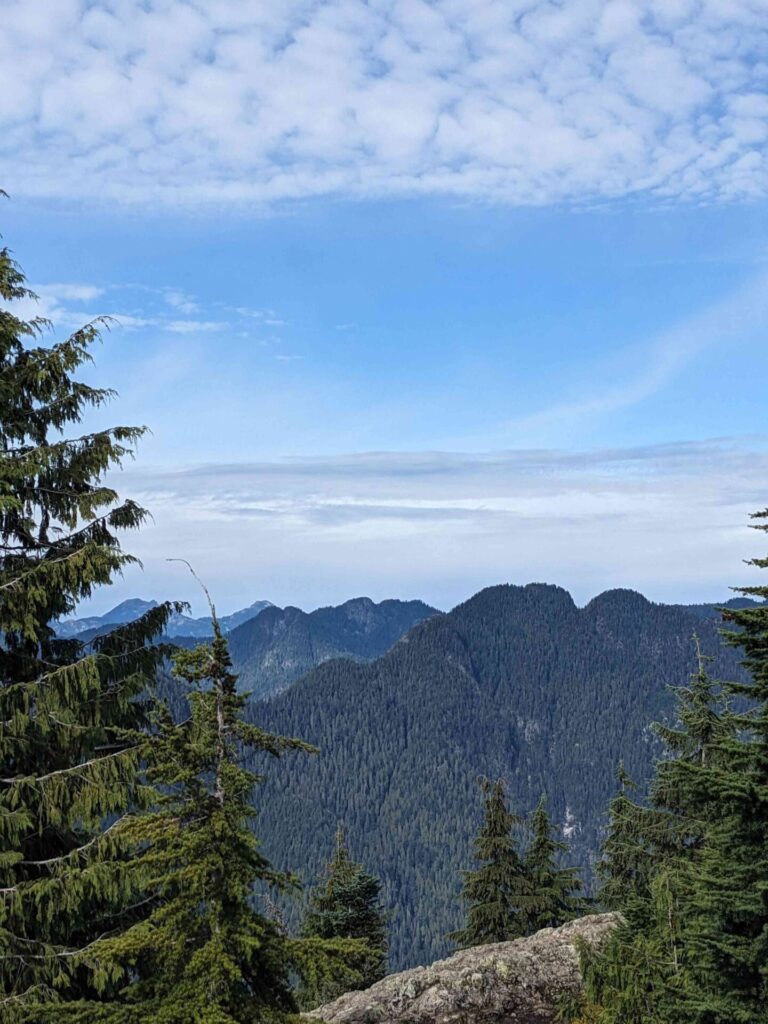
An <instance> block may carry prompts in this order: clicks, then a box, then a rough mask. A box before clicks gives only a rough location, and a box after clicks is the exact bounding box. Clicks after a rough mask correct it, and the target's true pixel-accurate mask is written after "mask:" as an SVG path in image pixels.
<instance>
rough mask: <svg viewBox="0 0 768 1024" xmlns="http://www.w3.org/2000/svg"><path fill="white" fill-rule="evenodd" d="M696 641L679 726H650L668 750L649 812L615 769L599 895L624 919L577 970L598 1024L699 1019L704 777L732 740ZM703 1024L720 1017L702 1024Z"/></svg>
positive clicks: (680, 699) (721, 695) (719, 692)
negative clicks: (697, 900) (694, 1011)
mask: <svg viewBox="0 0 768 1024" xmlns="http://www.w3.org/2000/svg"><path fill="white" fill-rule="evenodd" d="M693 639H694V644H695V647H696V655H697V671H696V673H695V674H694V675H693V676H692V678H691V681H690V683H689V684H688V685H687V686H682V687H679V688H678V690H677V694H676V696H677V713H676V718H677V724H676V725H675V726H674V727H670V726H667V725H658V726H656V727H655V728H656V732H657V733H658V735H659V737H660V739H661V740H662V741H663V743H664V746H665V750H666V753H665V755H664V757H663V758H662V759H661V760H660V761H659V762H657V765H656V770H655V775H654V778H653V780H652V782H651V786H650V792H649V797H650V799H649V806H644V805H641V804H639V803H636V802H635V801H633V800H632V799H631V798H630V796H629V790H630V789H631V785H632V784H631V781H630V780H629V779H628V778H627V776H626V774H625V773H624V771H623V768H621V769H620V771H619V782H620V792H619V793H618V795H617V796H616V797H615V798H614V800H613V802H612V804H611V807H610V829H609V833H608V836H607V838H606V841H605V844H604V851H603V860H602V863H601V864H600V866H599V873H600V875H601V877H602V879H603V887H602V891H601V894H600V896H601V900H602V902H603V903H604V904H605V905H607V906H608V907H609V908H611V909H615V910H618V911H620V912H621V914H622V918H623V922H622V925H621V926H620V928H619V929H618V931H617V932H616V934H615V935H614V936H613V938H612V940H611V941H610V942H609V944H608V946H607V947H606V948H605V949H604V950H603V951H601V952H600V953H599V954H592V955H585V965H584V972H585V982H586V985H585V988H586V997H585V998H586V999H587V1001H588V1002H590V1003H591V1004H592V1005H593V1007H594V1006H595V1005H597V1006H599V1007H600V1013H599V1015H598V1017H597V1019H598V1020H599V1021H600V1022H601V1024H684V1022H686V1021H693V1020H698V1019H699V1018H698V1017H696V1016H695V1015H694V1016H691V1015H690V1013H691V1002H690V984H691V977H692V972H695V971H696V970H697V967H696V963H697V953H696V948H695V944H694V942H693V941H692V932H691V928H692V924H693V921H694V914H693V907H692V898H693V897H694V895H695V892H696V887H697V882H696V879H697V878H699V879H700V880H701V878H702V876H701V870H702V865H703V864H704V863H706V859H707V857H708V849H709V845H710V843H711V842H712V836H713V834H714V830H715V828H716V825H715V822H716V819H715V818H713V817H712V814H713V811H715V810H716V809H715V808H714V806H713V805H712V804H711V803H710V799H711V795H712V790H711V785H710V783H711V773H713V772H715V773H716V772H719V771H721V770H722V769H723V768H724V766H725V764H726V763H727V757H728V755H727V751H728V749H729V748H730V747H731V746H732V745H733V744H734V743H738V742H739V741H738V735H737V733H738V717H737V716H736V715H734V713H733V712H732V710H731V707H730V704H729V701H728V698H727V695H726V693H725V692H724V691H725V689H726V688H725V687H724V686H723V685H722V684H718V683H716V682H715V681H714V680H712V678H711V677H710V675H709V672H708V669H707V662H708V661H709V660H710V659H708V658H706V657H704V656H703V655H702V652H701V649H700V646H699V641H698V638H697V637H696V636H694V638H693ZM710 1019H711V1020H712V1021H714V1020H716V1019H717V1018H707V1017H703V1018H701V1020H710ZM732 1019H733V1020H737V1019H738V1018H736V1017H734V1018H732Z"/></svg>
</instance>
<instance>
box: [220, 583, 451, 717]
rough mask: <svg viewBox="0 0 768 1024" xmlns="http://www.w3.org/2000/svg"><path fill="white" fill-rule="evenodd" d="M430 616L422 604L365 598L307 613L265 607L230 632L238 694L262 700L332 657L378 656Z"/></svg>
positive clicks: (433, 611)
mask: <svg viewBox="0 0 768 1024" xmlns="http://www.w3.org/2000/svg"><path fill="white" fill-rule="evenodd" d="M435 614H437V612H436V610H435V609H434V608H430V607H429V605H427V604H424V602H423V601H394V600H391V601H382V602H380V603H379V604H375V603H374V602H373V601H371V599H370V598H368V597H358V598H354V599H353V600H351V601H346V602H345V603H344V604H342V605H338V606H336V607H329V608H318V609H317V610H316V611H314V612H309V613H307V612H303V611H301V610H300V609H299V608H290V607H289V608H275V607H269V608H266V609H265V610H264V611H263V612H261V614H260V615H258V616H257V617H256V618H254V619H250V620H249V621H248V622H245V623H243V625H241V626H238V627H237V628H236V629H233V630H232V632H231V633H230V635H229V647H230V652H231V656H232V663H233V665H234V666H235V669H236V671H237V672H238V674H239V677H240V678H239V686H240V688H241V690H250V691H252V692H253V695H254V697H267V696H270V695H272V694H276V693H280V692H281V691H282V690H285V689H286V687H288V686H290V684H291V683H293V682H294V681H295V680H296V679H298V678H300V676H303V675H304V674H305V673H307V672H309V671H310V669H313V668H315V667H316V666H317V665H320V664H322V663H323V662H325V661H328V660H330V659H331V658H352V659H354V660H357V661H369V660H370V659H372V658H377V657H379V656H380V655H382V654H384V653H385V652H386V651H388V650H389V648H390V647H391V646H392V645H393V644H394V643H396V642H397V641H398V640H399V639H400V637H402V636H403V635H404V634H405V633H407V632H408V631H409V630H410V629H412V628H413V626H415V625H417V623H419V622H422V621H423V620H424V619H427V618H429V617H430V616H432V615H435Z"/></svg>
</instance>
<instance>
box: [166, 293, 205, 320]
mask: <svg viewBox="0 0 768 1024" xmlns="http://www.w3.org/2000/svg"><path fill="white" fill-rule="evenodd" d="M163 297H164V299H165V301H166V302H167V303H168V305H169V306H171V307H172V308H173V309H178V311H179V312H180V313H186V314H189V313H199V312H200V306H199V305H198V303H197V302H195V300H194V299H193V298H192V296H191V295H187V294H186V292H180V291H176V290H175V289H173V288H169V289H168V290H167V291H165V292H164V293H163Z"/></svg>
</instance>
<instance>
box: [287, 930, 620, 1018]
mask: <svg viewBox="0 0 768 1024" xmlns="http://www.w3.org/2000/svg"><path fill="white" fill-rule="evenodd" d="M617 923H618V918H617V916H616V915H615V914H593V915H591V916H589V917H582V918H579V920H577V921H571V922H570V923H569V924H566V925H563V927H562V928H545V929H544V930H543V931H540V932H537V933H536V934H535V935H531V936H530V937H529V938H526V939H516V940H515V941H514V942H501V943H498V944H497V945H491V946H475V947H474V948H473V949H463V950H461V951H460V952H458V953H454V955H453V956H451V957H449V958H448V959H447V960H439V961H438V962H437V963H434V964H432V966H431V967H415V968H413V969H412V970H410V971H403V972H402V974H392V975H390V976H389V977H388V978H384V979H383V981H379V982H377V983H376V984H375V985H372V986H371V988H369V989H366V990H365V991H363V992H348V993H347V994H346V995H343V996H341V998H339V999H336V1000H335V1001H334V1002H332V1003H328V1004H327V1005H325V1006H321V1007H319V1008H318V1009H316V1010H313V1011H312V1012H311V1013H307V1014H304V1019H305V1020H306V1021H307V1024H309V1022H310V1021H312V1020H314V1021H323V1022H325V1024H551V1022H553V1021H554V1019H555V1012H556V1008H557V1004H558V1002H559V1000H560V999H561V998H562V997H563V996H565V995H568V994H573V995H575V994H576V993H577V992H578V990H579V987H580V985H581V974H580V970H579V953H578V945H579V943H580V942H583V943H586V944H587V945H589V946H592V947H595V946H598V945H599V944H600V943H601V942H602V941H604V940H605V938H606V937H607V936H608V935H609V934H610V933H611V931H612V930H613V929H614V928H615V927H616V924H617Z"/></svg>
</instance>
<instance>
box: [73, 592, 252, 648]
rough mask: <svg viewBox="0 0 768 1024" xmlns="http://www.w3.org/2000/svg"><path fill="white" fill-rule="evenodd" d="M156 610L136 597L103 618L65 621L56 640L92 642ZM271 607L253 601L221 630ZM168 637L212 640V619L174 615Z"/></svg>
mask: <svg viewBox="0 0 768 1024" xmlns="http://www.w3.org/2000/svg"><path fill="white" fill-rule="evenodd" d="M156 607H157V601H143V600H142V599H141V598H138V597H134V598H130V599H129V600H127V601H121V603H120V604H118V605H116V606H115V607H114V608H112V609H111V610H110V611H108V612H105V613H104V615H90V616H88V617H87V618H82V619H63V620H62V621H61V622H57V623H54V629H55V630H56V634H57V636H60V637H74V636H77V637H80V638H81V639H89V638H90V637H93V636H96V635H98V634H101V633H105V632H108V627H109V626H118V625H123V624H125V623H127V622H133V621H134V619H137V618H139V616H140V615H144V614H145V613H146V612H148V611H149V610H150V609H151V608H156ZM271 607H272V605H271V603H270V602H269V601H254V603H253V604H252V605H249V606H248V607H247V608H241V609H240V610H239V611H236V612H232V614H231V615H222V617H221V628H222V629H223V630H224V632H225V633H226V632H229V631H230V630H232V629H235V628H236V627H237V626H240V625H242V623H244V622H247V621H248V620H249V619H252V618H254V617H255V616H256V615H258V614H259V612H261V611H263V610H264V609H265V608H271ZM84 634H87V636H84ZM166 634H167V635H168V636H170V637H177V636H184V637H196V638H201V637H208V636H212V635H213V627H212V625H211V617H210V615H203V616H201V617H200V618H198V619H194V618H192V617H191V616H189V615H182V614H180V613H179V612H174V614H173V615H172V616H171V618H170V619H169V621H168V625H167V627H166Z"/></svg>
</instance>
